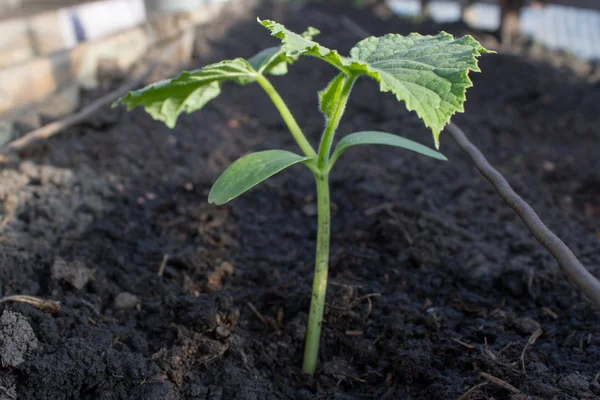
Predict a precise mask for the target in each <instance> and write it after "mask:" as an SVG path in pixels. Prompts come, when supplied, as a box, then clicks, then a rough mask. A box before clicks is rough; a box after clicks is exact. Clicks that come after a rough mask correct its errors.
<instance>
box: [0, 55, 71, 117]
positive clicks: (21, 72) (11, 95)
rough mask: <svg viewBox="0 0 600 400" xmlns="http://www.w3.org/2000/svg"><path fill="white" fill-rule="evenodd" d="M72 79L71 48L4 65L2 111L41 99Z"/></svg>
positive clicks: (0, 85) (0, 81)
mask: <svg viewBox="0 0 600 400" xmlns="http://www.w3.org/2000/svg"><path fill="white" fill-rule="evenodd" d="M71 81H72V65H71V57H70V54H69V52H63V53H58V54H55V55H53V56H51V57H38V58H35V59H33V60H31V61H28V62H26V63H24V64H21V65H17V66H13V67H9V68H5V69H0V114H2V113H5V112H8V111H10V110H11V109H12V110H14V109H17V108H20V107H24V106H27V105H30V104H33V103H37V102H39V101H41V100H43V99H45V98H46V97H48V96H49V95H50V94H52V93H54V92H56V91H57V90H58V89H59V88H61V87H63V86H65V85H66V84H68V83H69V82H71Z"/></svg>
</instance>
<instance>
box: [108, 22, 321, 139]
mask: <svg viewBox="0 0 600 400" xmlns="http://www.w3.org/2000/svg"><path fill="white" fill-rule="evenodd" d="M318 33H319V32H318V31H317V30H316V29H314V28H309V29H308V30H307V31H306V32H304V33H303V34H302V37H305V38H307V39H311V38H312V37H313V36H315V35H316V34H318ZM297 59H298V57H297V56H291V55H287V54H286V52H285V51H283V50H282V49H281V47H271V48H268V49H265V50H263V51H261V52H259V53H258V54H256V55H254V56H253V57H251V58H249V59H248V60H245V59H243V58H236V59H233V60H226V61H221V62H218V63H216V64H211V65H207V66H206V67H204V68H202V69H198V70H195V71H189V72H188V71H185V72H182V73H181V75H179V76H178V77H176V78H174V79H167V80H163V81H160V82H157V83H154V84H152V85H149V86H146V87H145V88H142V89H140V90H135V91H132V92H129V93H128V94H127V95H126V96H124V97H122V98H120V99H119V100H117V101H116V102H115V104H114V105H113V106H115V105H117V104H125V105H127V109H128V110H130V109H132V108H134V107H137V106H142V107H144V109H145V110H146V112H148V113H149V114H150V115H151V116H152V118H154V119H156V120H159V121H163V122H164V123H165V124H166V125H167V126H168V127H170V128H173V127H174V126H175V123H176V122H177V118H178V117H179V115H180V114H181V113H184V112H186V113H191V112H194V111H197V110H200V109H201V108H202V107H204V106H205V105H206V103H208V102H209V101H210V100H212V99H214V98H215V97H217V96H218V95H219V94H220V93H221V84H222V83H223V82H225V81H232V82H235V83H238V84H240V85H247V84H249V83H252V82H254V81H256V76H257V75H258V74H262V75H268V74H270V75H285V74H286V73H287V65H288V64H291V63H293V62H294V61H296V60H297Z"/></svg>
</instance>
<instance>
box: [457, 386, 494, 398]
mask: <svg viewBox="0 0 600 400" xmlns="http://www.w3.org/2000/svg"><path fill="white" fill-rule="evenodd" d="M487 384H488V383H487V382H482V383H478V384H477V385H475V386H473V387H472V388H471V389H469V390H467V391H466V392H465V394H463V395H462V396H460V398H459V399H458V400H469V399H470V398H471V395H472V394H473V393H474V392H475V391H476V390H477V389H479V388H481V387H483V386H485V385H487Z"/></svg>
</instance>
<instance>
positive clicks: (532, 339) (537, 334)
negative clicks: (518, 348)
mask: <svg viewBox="0 0 600 400" xmlns="http://www.w3.org/2000/svg"><path fill="white" fill-rule="evenodd" d="M542 333H543V331H542V329H541V328H538V329H537V330H536V331H535V332H533V334H532V335H531V336H530V337H529V340H528V341H527V343H526V344H525V347H523V351H522V352H521V367H522V368H523V373H525V352H526V351H527V349H528V348H529V346H531V345H532V344H534V343H535V341H536V340H537V339H538V338H539V337H540V336H541V335H542Z"/></svg>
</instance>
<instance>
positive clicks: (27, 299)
mask: <svg viewBox="0 0 600 400" xmlns="http://www.w3.org/2000/svg"><path fill="white" fill-rule="evenodd" d="M7 301H17V302H20V303H27V304H29V305H32V306H34V307H35V308H37V309H38V310H42V311H44V312H47V313H55V312H58V311H59V310H60V301H55V300H44V299H40V298H38V297H33V296H27V295H18V294H17V295H13V296H6V297H3V298H1V299H0V303H5V302H7Z"/></svg>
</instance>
